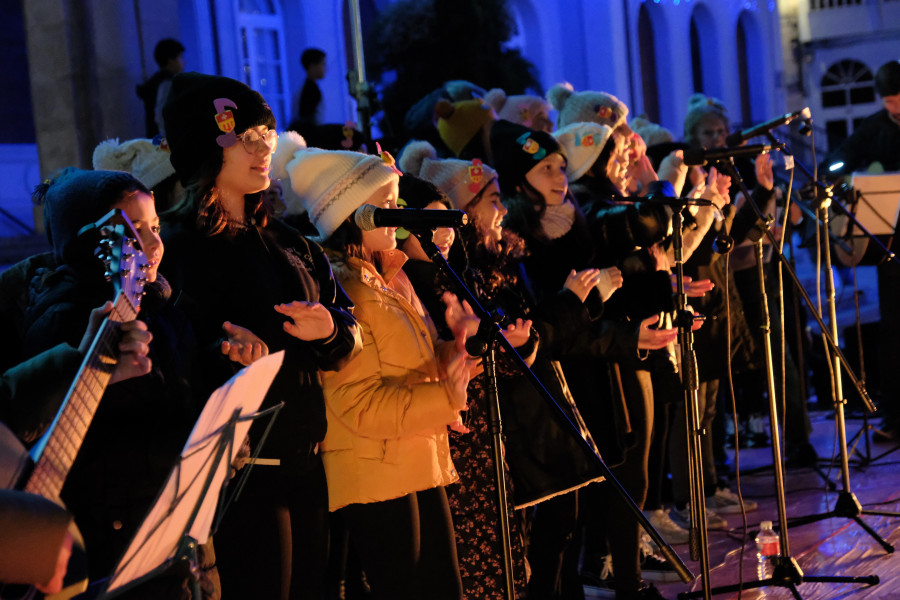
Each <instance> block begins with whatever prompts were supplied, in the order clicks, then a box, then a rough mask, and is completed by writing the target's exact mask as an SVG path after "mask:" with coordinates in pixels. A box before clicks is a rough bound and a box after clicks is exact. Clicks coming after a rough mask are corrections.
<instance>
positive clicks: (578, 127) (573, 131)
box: [553, 123, 612, 182]
mask: <svg viewBox="0 0 900 600" xmlns="http://www.w3.org/2000/svg"><path fill="white" fill-rule="evenodd" d="M610 135H612V129H611V128H610V127H609V126H608V125H599V124H597V123H572V124H570V125H566V126H565V127H563V128H562V129H559V130H557V131H554V132H553V136H554V137H555V138H556V139H557V141H559V145H560V146H562V147H563V148H564V149H565V151H566V159H567V162H566V177H567V178H568V180H569V181H570V182H575V181H578V180H579V179H581V177H582V175H584V174H585V173H587V172H588V169H590V168H591V167H592V166H593V164H594V163H595V162H597V157H598V156H600V153H601V152H603V148H604V146H606V142H607V141H608V140H609V136H610Z"/></svg>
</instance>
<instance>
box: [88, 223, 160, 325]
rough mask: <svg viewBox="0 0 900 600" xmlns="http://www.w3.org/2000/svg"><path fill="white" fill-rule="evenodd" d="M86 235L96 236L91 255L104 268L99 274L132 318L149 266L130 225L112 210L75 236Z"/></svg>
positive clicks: (142, 292) (139, 305) (138, 308)
mask: <svg viewBox="0 0 900 600" xmlns="http://www.w3.org/2000/svg"><path fill="white" fill-rule="evenodd" d="M86 234H93V235H95V236H99V238H100V241H99V242H98V243H97V249H96V250H95V251H94V254H95V255H96V256H97V258H98V259H100V261H101V262H102V263H103V265H104V266H105V268H106V270H105V272H104V273H103V275H104V277H105V278H106V280H107V281H109V282H110V283H112V285H113V289H114V290H115V297H116V298H119V297H124V298H125V299H126V300H127V301H128V305H129V307H130V309H131V312H132V314H131V315H127V316H128V317H130V318H134V316H136V315H137V313H138V311H139V310H140V307H141V298H142V297H143V295H144V285H145V284H146V283H147V276H146V272H147V269H148V268H149V267H150V263H149V261H148V260H147V257H146V255H145V254H144V252H143V250H142V249H141V242H140V238H139V236H138V234H137V233H136V232H135V230H134V225H132V224H131V220H130V219H129V218H128V216H127V215H126V214H125V213H124V212H122V211H121V210H120V209H117V208H116V209H113V210H111V211H109V212H108V213H107V214H106V215H104V216H103V217H101V218H100V219H99V220H98V221H97V222H95V223H92V224H90V225H87V226H85V227H83V228H82V229H81V230H80V231H79V232H78V235H79V237H80V236H82V235H86ZM117 304H118V303H117Z"/></svg>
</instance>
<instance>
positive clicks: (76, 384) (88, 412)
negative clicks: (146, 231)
mask: <svg viewBox="0 0 900 600" xmlns="http://www.w3.org/2000/svg"><path fill="white" fill-rule="evenodd" d="M136 315H137V312H136V310H135V309H134V307H133V306H132V304H131V302H130V301H129V300H128V299H127V298H126V297H125V294H119V296H118V298H117V299H116V303H115V306H114V307H113V310H112V312H111V313H110V314H109V315H108V316H107V317H106V319H104V321H103V324H102V325H101V326H100V330H99V331H98V333H97V335H96V336H95V337H94V341H93V343H92V344H91V348H90V350H89V351H88V353H87V356H86V357H85V359H84V362H82V363H81V368H80V369H79V370H78V375H77V376H76V377H75V381H73V382H72V386H71V387H70V388H69V392H68V394H66V399H65V400H64V401H63V404H62V406H61V407H60V409H59V412H57V414H56V417H55V419H54V421H53V424H51V426H50V428H49V430H48V432H47V433H46V434H45V435H44V437H43V438H41V440H40V441H39V442H38V443H37V444H35V446H34V448H32V450H31V455H32V459H33V460H34V461H35V463H36V464H35V467H34V470H33V472H32V474H31V477H30V478H29V480H28V483H27V484H26V485H25V490H26V491H28V492H31V493H34V494H40V495H41V496H43V497H45V498H49V499H52V500H55V501H58V500H59V495H60V492H61V491H62V487H63V484H64V483H65V480H66V475H68V473H69V469H71V468H72V464H73V463H74V462H75V456H76V455H77V454H78V449H79V448H80V447H81V443H82V442H83V441H84V436H85V434H87V430H88V426H90V423H91V420H92V419H93V418H94V413H96V412H97V407H98V406H99V404H100V399H101V398H102V397H103V393H104V391H106V386H107V384H108V383H109V379H110V377H111V376H112V372H113V370H115V368H116V362H117V361H118V355H119V352H118V341H119V327H120V325H121V324H122V323H124V322H126V321H131V320H133V319H134V318H135V316H136Z"/></svg>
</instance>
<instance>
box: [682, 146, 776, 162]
mask: <svg viewBox="0 0 900 600" xmlns="http://www.w3.org/2000/svg"><path fill="white" fill-rule="evenodd" d="M771 149H772V146H769V145H768V144H753V145H751V146H734V147H732V148H710V149H709V150H703V149H697V148H689V149H687V150H685V151H684V164H686V165H688V166H693V165H705V164H706V163H708V162H715V161H717V160H727V159H729V158H737V157H739V156H756V155H757V154H761V153H762V152H769V151H770V150H771Z"/></svg>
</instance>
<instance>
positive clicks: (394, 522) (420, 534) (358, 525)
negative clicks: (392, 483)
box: [337, 487, 462, 600]
mask: <svg viewBox="0 0 900 600" xmlns="http://www.w3.org/2000/svg"><path fill="white" fill-rule="evenodd" d="M337 514H340V515H341V516H342V517H343V519H344V522H345V523H346V526H347V530H348V531H349V532H350V544H351V545H352V546H353V548H354V549H355V550H356V553H357V555H358V556H359V559H360V562H361V563H362V568H363V570H364V571H365V572H366V579H367V580H368V581H369V584H370V585H371V587H372V593H373V594H374V597H375V598H376V599H378V600H406V599H410V600H412V599H421V598H431V599H440V600H443V599H446V600H460V599H461V598H462V580H461V579H460V576H459V564H458V563H457V559H456V537H455V534H454V530H453V521H452V520H451V517H450V506H449V505H448V503H447V494H446V493H445V492H444V488H443V487H436V488H432V489H430V490H425V491H423V492H416V493H412V494H407V495H406V496H402V497H400V498H396V499H393V500H385V501H382V502H372V503H370V504H351V505H349V506H346V507H344V508H342V509H340V510H339V511H338V513H337Z"/></svg>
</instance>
